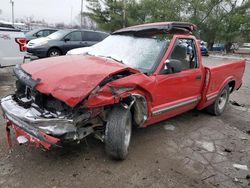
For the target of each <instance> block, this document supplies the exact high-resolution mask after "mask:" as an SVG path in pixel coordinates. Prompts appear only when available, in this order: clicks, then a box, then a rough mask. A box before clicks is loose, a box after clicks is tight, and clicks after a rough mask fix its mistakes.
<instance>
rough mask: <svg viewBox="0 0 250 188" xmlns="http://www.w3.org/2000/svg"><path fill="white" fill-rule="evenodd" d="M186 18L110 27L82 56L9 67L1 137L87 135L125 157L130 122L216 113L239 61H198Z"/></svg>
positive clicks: (44, 139) (52, 142) (234, 83)
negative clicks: (10, 87)
mask: <svg viewBox="0 0 250 188" xmlns="http://www.w3.org/2000/svg"><path fill="white" fill-rule="evenodd" d="M195 29H196V26H195V25H193V24H190V23H179V22H161V23H151V24H144V25H137V26H133V27H128V28H124V29H121V30H118V31H115V32H114V33H112V35H110V36H109V37H107V38H106V39H105V40H103V41H102V42H100V43H98V44H96V45H94V46H93V47H92V48H91V50H90V51H89V52H87V53H86V54H84V55H76V56H64V57H55V58H46V59H41V60H36V61H33V62H30V63H26V64H23V65H21V66H16V68H15V69H14V73H15V75H16V77H17V82H16V92H15V94H13V95H10V96H7V97H5V98H3V99H2V100H1V107H2V110H3V113H4V117H5V118H6V120H7V125H6V126H7V127H6V130H7V136H8V138H10V128H13V129H14V131H15V133H16V137H17V141H18V142H19V143H25V142H31V143H33V145H35V146H42V147H43V148H46V149H50V148H51V147H52V146H62V145H63V143H65V142H72V141H75V142H78V143H79V141H80V140H82V139H83V138H85V137H87V136H88V135H90V134H94V135H95V136H96V137H97V138H99V139H100V140H101V141H103V142H104V143H105V150H106V152H107V154H108V155H109V156H111V157H112V158H116V159H125V157H126V156H127V153H128V147H129V143H130V138H131V131H132V127H147V126H148V125H151V124H153V123H156V122H159V121H162V120H165V119H168V118H170V117H173V116H176V115H178V114H181V113H183V112H186V111H188V110H191V109H193V108H197V109H198V110H201V109H204V108H206V109H207V111H208V112H209V113H211V114H213V115H221V114H222V113H223V111H224V109H225V107H226V104H227V102H228V98H229V94H230V93H232V92H233V91H234V90H237V89H239V88H240V86H241V84H242V76H243V73H244V69H245V63H246V62H245V61H244V60H236V61H231V62H230V61H228V62H221V64H220V65H216V66H204V65H203V64H202V57H201V52H200V48H199V47H200V44H199V41H198V40H196V38H195V37H194V36H192V35H191V32H192V31H193V30H195Z"/></svg>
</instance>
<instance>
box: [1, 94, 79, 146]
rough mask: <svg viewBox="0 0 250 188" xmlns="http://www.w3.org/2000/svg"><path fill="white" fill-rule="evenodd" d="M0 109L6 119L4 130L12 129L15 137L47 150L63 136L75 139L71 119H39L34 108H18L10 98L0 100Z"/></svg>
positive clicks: (75, 131) (75, 129) (74, 128)
mask: <svg viewBox="0 0 250 188" xmlns="http://www.w3.org/2000/svg"><path fill="white" fill-rule="evenodd" d="M1 107H2V110H3V114H4V117H5V118H6V119H7V126H6V128H7V129H6V130H8V128H9V127H12V128H13V129H14V130H15V132H16V136H17V137H18V136H20V135H22V136H24V137H25V138H26V139H27V140H29V141H30V142H33V143H36V145H40V146H43V147H44V148H46V149H49V148H50V147H51V146H52V145H58V144H59V142H60V141H61V139H60V137H62V136H63V135H67V134H69V135H71V136H72V138H73V137H76V134H77V128H76V127H75V125H74V124H73V120H71V119H62V118H44V117H41V116H39V115H41V114H40V112H38V111H37V110H36V109H35V108H33V107H31V108H28V109H25V108H23V107H22V106H19V105H18V104H17V102H15V101H14V100H13V99H12V96H7V97H5V98H3V99H2V100H1Z"/></svg>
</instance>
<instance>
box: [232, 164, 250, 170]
mask: <svg viewBox="0 0 250 188" xmlns="http://www.w3.org/2000/svg"><path fill="white" fill-rule="evenodd" d="M233 167H234V168H236V169H238V170H248V167H247V165H241V164H233Z"/></svg>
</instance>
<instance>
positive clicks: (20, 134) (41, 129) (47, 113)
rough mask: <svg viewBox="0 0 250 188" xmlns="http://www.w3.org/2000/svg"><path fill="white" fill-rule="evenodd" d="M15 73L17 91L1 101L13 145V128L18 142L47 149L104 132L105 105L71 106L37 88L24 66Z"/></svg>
mask: <svg viewBox="0 0 250 188" xmlns="http://www.w3.org/2000/svg"><path fill="white" fill-rule="evenodd" d="M14 73H15V75H16V77H17V81H16V92H15V94H13V95H10V96H7V97H5V98H3V99H2V100H1V107H2V111H3V115H4V117H5V118H6V121H7V124H6V131H7V138H8V142H9V144H10V145H11V142H10V128H13V129H14V132H15V136H16V138H17V141H18V143H20V144H22V143H25V142H28V143H30V144H31V145H34V146H36V147H43V148H45V149H50V148H51V147H52V146H61V145H62V144H63V143H64V142H72V141H76V142H78V141H80V140H82V139H83V138H85V137H86V136H88V135H90V134H91V133H95V134H96V135H98V133H99V132H102V131H103V130H102V128H103V119H104V117H101V116H103V109H102V108H93V109H84V108H81V109H80V108H79V107H78V106H76V107H74V108H73V107H70V106H68V105H66V104H65V103H64V102H62V101H59V100H57V99H56V98H54V97H53V96H51V95H46V94H43V93H40V92H39V91H37V90H36V89H35V86H36V84H38V83H39V80H33V79H32V77H31V75H29V74H27V73H26V72H24V71H23V70H22V68H21V67H16V68H15V69H14ZM100 135H101V133H100ZM100 139H101V136H100Z"/></svg>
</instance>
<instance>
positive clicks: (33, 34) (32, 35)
mask: <svg viewBox="0 0 250 188" xmlns="http://www.w3.org/2000/svg"><path fill="white" fill-rule="evenodd" d="M56 31H58V29H50V28H43V29H34V30H31V31H29V32H27V33H25V37H26V40H27V42H29V41H30V40H32V39H36V38H40V37H47V36H48V35H50V34H52V33H54V32H56Z"/></svg>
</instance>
